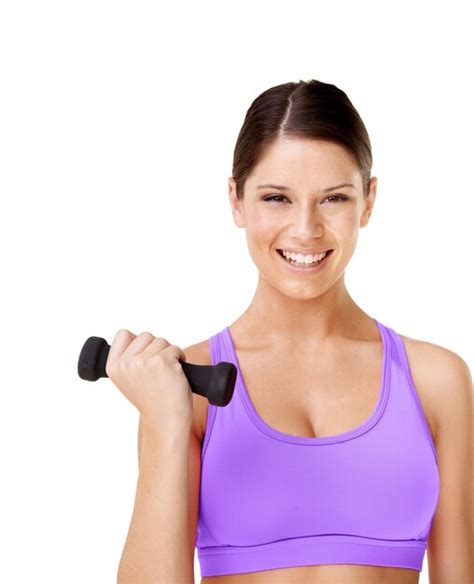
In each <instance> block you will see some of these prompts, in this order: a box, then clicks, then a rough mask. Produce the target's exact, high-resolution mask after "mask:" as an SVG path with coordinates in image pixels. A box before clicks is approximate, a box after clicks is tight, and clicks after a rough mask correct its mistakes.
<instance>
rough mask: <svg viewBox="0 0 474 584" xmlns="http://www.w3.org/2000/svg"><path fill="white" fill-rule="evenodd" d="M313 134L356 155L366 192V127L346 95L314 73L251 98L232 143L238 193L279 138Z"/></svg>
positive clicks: (368, 166) (368, 151)
mask: <svg viewBox="0 0 474 584" xmlns="http://www.w3.org/2000/svg"><path fill="white" fill-rule="evenodd" d="M291 137H295V138H312V139H322V140H328V141H331V142H335V143H337V144H340V145H341V146H343V147H344V148H346V150H348V151H349V152H350V153H351V154H352V155H353V157H354V158H355V160H356V163H357V165H358V167H359V169H360V173H361V176H362V184H363V187H364V194H365V195H367V194H368V192H369V181H370V174H371V170H372V149H371V146H370V140H369V135H368V133H367V129H366V127H365V125H364V122H363V121H362V119H361V117H360V116H359V114H358V112H357V110H356V109H355V108H354V106H353V105H352V103H351V101H350V100H349V98H348V97H347V95H346V94H345V93H344V91H342V90H341V89H339V88H338V87H336V86H335V85H332V84H331V83H323V82H322V81H317V80H316V79H311V80H309V81H302V80H300V81H299V82H298V83H296V82H289V83H282V84H281V85H276V86H274V87H270V88H269V89H267V90H265V91H264V92H263V93H261V94H260V95H259V96H258V97H257V98H255V99H254V101H253V102H252V104H251V105H250V107H249V109H248V110H247V113H246V115H245V119H244V123H243V125H242V128H241V129H240V132H239V135H238V137H237V142H236V145H235V148H234V159H233V164H232V176H233V177H234V180H235V182H236V191H237V197H238V198H239V199H242V198H243V196H244V183H245V180H246V179H247V177H248V176H249V174H250V173H251V172H252V169H253V168H254V167H255V166H256V165H257V164H258V162H259V161H260V160H261V158H262V157H263V155H264V153H265V150H266V148H267V147H268V146H270V144H272V143H273V142H275V141H276V140H278V139H281V138H291Z"/></svg>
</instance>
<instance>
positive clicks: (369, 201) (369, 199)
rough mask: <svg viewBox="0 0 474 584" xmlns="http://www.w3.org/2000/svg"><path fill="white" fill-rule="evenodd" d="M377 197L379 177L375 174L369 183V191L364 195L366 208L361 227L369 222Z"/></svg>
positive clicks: (361, 217)
mask: <svg viewBox="0 0 474 584" xmlns="http://www.w3.org/2000/svg"><path fill="white" fill-rule="evenodd" d="M376 197H377V177H376V176H373V177H372V178H371V179H370V183H369V193H368V195H367V196H364V210H363V213H362V215H361V216H360V227H365V226H366V225H367V223H368V222H369V218H370V215H371V214H372V209H373V207H374V203H375V198H376Z"/></svg>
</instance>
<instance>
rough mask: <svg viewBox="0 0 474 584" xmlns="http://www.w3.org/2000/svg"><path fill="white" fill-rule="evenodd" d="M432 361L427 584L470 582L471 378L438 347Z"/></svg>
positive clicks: (472, 570) (462, 363)
mask: <svg viewBox="0 0 474 584" xmlns="http://www.w3.org/2000/svg"><path fill="white" fill-rule="evenodd" d="M436 352H437V354H436V355H433V357H434V358H433V359H432V361H431V367H432V376H431V379H432V382H431V383H432V384H434V387H433V390H434V391H433V394H432V395H433V400H434V402H435V403H434V406H435V408H436V413H437V435H436V450H437V457H438V468H439V474H440V497H439V500H438V506H437V510H436V513H435V516H434V519H433V524H432V528H431V531H430V535H429V537H428V543H427V551H428V571H429V579H430V584H464V583H465V584H468V583H472V582H474V568H473V556H472V550H473V548H474V542H473V516H472V509H473V492H474V491H473V487H474V481H473V471H472V454H473V439H472V419H473V399H472V398H473V386H472V377H471V373H470V371H469V368H468V366H467V364H466V363H465V361H464V360H463V359H462V358H461V357H460V356H459V355H457V354H456V353H454V352H452V351H449V350H448V349H445V348H442V347H437V348H436Z"/></svg>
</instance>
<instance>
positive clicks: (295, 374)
mask: <svg viewBox="0 0 474 584" xmlns="http://www.w3.org/2000/svg"><path fill="white" fill-rule="evenodd" d="M403 339H404V343H405V347H406V351H407V356H408V359H409V363H410V369H411V373H412V376H413V378H414V381H415V385H416V389H417V393H418V397H419V399H420V402H421V405H422V407H423V411H424V414H425V417H426V419H427V422H428V425H429V427H430V430H431V435H432V436H433V438H434V437H435V414H434V411H432V409H433V406H432V404H431V400H430V395H429V388H428V386H427V385H426V384H425V383H423V376H422V372H423V365H422V363H421V362H419V359H421V356H419V355H418V352H417V348H416V343H410V339H409V338H408V337H403ZM236 354H237V358H238V363H239V368H240V371H241V375H242V378H243V381H244V385H245V388H246V391H247V393H248V395H249V398H250V400H251V402H252V404H253V407H254V409H255V410H256V412H257V414H258V415H259V416H260V417H261V418H262V420H263V421H264V422H265V423H266V424H267V425H269V426H270V427H272V428H274V429H276V430H278V431H280V432H284V433H286V434H290V435H293V436H304V437H311V438H312V437H324V436H332V435H336V434H341V433H343V432H347V431H349V430H352V429H354V428H357V427H358V426H360V425H362V424H363V423H364V422H365V421H366V420H367V419H368V418H369V417H370V415H371V414H372V412H373V411H374V409H375V407H376V404H377V400H378V398H379V394H380V391H381V381H382V366H383V362H382V357H383V347H382V344H381V343H361V344H360V345H359V346H357V345H354V344H352V345H351V347H350V348H343V347H342V348H340V349H339V350H338V351H327V352H325V353H321V352H318V351H316V350H314V351H310V350H308V349H305V350H304V351H293V352H291V353H288V352H282V351H275V350H272V349H268V348H267V349H266V350H265V351H255V350H252V351H250V350H243V349H236ZM202 401H203V402H205V401H206V400H204V399H203V400H202ZM199 415H200V417H201V428H202V432H203V435H204V429H205V428H206V423H207V405H206V404H204V403H203V404H202V408H200V413H199Z"/></svg>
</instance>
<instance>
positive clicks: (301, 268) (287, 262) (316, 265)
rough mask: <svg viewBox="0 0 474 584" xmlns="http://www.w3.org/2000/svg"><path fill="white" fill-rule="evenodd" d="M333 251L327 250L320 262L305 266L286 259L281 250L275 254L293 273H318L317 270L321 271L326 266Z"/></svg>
mask: <svg viewBox="0 0 474 584" xmlns="http://www.w3.org/2000/svg"><path fill="white" fill-rule="evenodd" d="M333 251H334V250H333V249H329V250H328V251H327V252H326V254H325V255H324V256H323V258H321V259H320V260H318V261H316V262H312V263H310V264H306V263H303V262H302V263H299V262H296V261H294V260H291V259H287V258H286V257H285V256H284V255H283V253H282V250H281V249H277V250H276V252H277V254H278V255H279V256H280V258H281V259H282V261H283V262H285V265H286V266H287V267H288V268H290V269H291V270H293V271H297V272H314V271H316V270H318V271H319V269H321V268H322V267H323V266H324V265H326V264H327V262H328V260H329V258H330V256H331V254H332V252H333Z"/></svg>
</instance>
